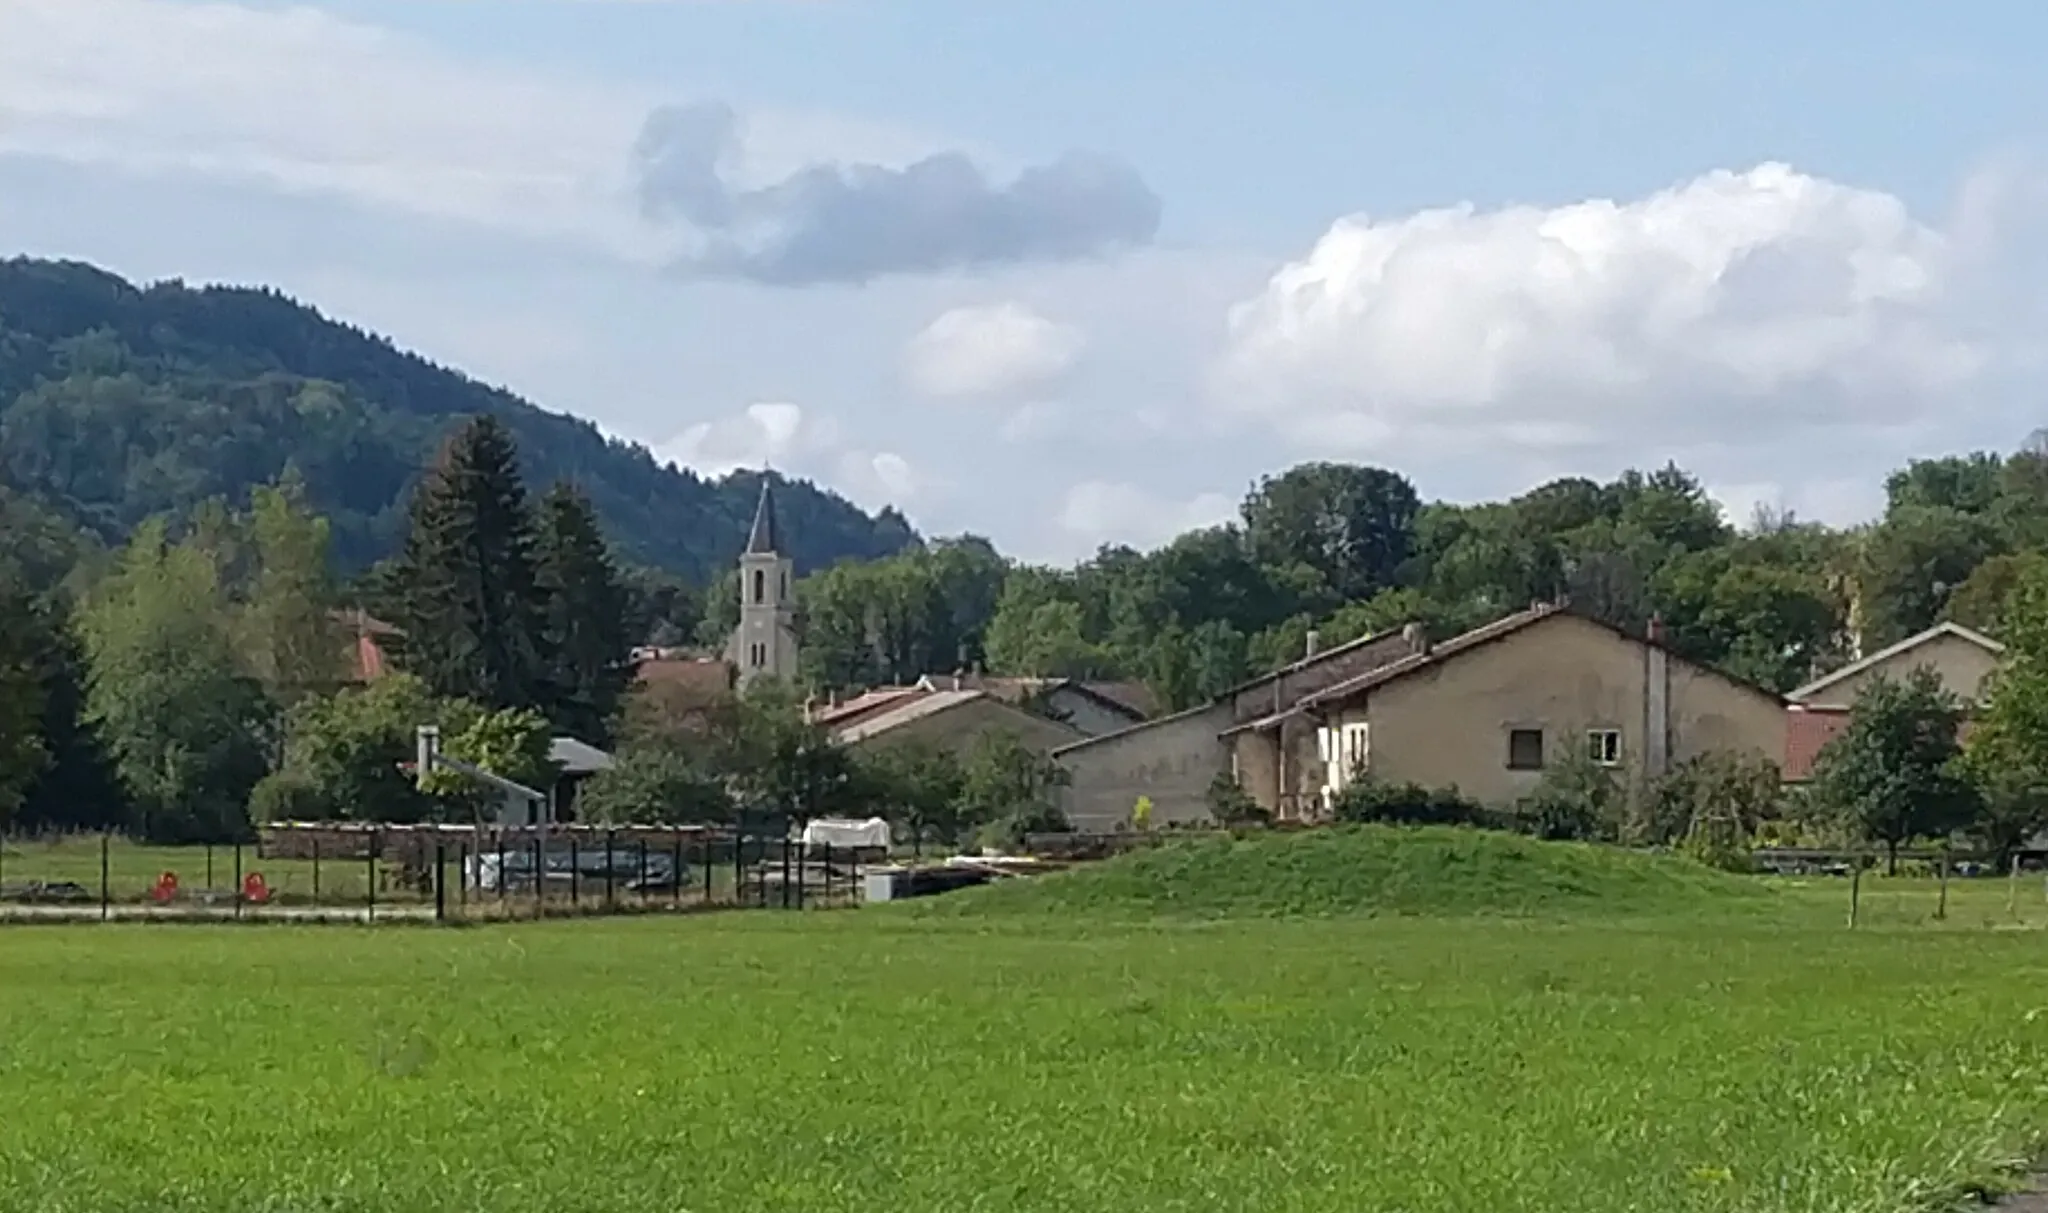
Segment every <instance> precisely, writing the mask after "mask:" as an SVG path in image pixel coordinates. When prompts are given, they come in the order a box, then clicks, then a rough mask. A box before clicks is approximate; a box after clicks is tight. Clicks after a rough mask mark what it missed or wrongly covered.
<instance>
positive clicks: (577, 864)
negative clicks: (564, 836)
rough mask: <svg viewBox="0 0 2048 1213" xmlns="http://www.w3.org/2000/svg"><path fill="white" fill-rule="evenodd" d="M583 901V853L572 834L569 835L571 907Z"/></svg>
mask: <svg viewBox="0 0 2048 1213" xmlns="http://www.w3.org/2000/svg"><path fill="white" fill-rule="evenodd" d="M582 901H583V852H582V850H581V849H580V848H579V847H578V846H577V843H576V836H575V835H574V834H571V835H569V905H570V906H571V907H574V906H577V905H580V904H582Z"/></svg>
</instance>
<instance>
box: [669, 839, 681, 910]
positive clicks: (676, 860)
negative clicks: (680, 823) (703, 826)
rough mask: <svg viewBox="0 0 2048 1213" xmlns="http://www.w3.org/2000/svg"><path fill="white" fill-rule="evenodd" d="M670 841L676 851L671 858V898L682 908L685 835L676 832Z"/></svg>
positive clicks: (676, 906) (678, 907)
mask: <svg viewBox="0 0 2048 1213" xmlns="http://www.w3.org/2000/svg"><path fill="white" fill-rule="evenodd" d="M668 841H669V848H670V849H671V850H673V851H674V852H675V854H674V855H673V856H672V857H671V858H670V860H669V864H670V866H669V870H668V883H669V898H670V900H672V901H673V902H674V903H675V908H676V909H678V910H680V909H682V908H683V836H682V835H681V834H675V835H672V836H670V838H669V840H668Z"/></svg>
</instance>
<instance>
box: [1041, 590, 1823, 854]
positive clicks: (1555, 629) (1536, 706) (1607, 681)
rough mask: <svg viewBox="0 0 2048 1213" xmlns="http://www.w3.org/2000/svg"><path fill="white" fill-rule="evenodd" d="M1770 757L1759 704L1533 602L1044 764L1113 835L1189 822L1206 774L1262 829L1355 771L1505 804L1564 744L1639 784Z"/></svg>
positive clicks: (1775, 754)
mask: <svg viewBox="0 0 2048 1213" xmlns="http://www.w3.org/2000/svg"><path fill="white" fill-rule="evenodd" d="M1784 746H1785V704H1784V701H1783V700H1782V699H1781V698H1779V697H1778V696H1777V695H1775V694H1773V693H1771V692H1769V691H1767V690H1764V689H1763V688H1761V687H1756V686H1752V685H1750V684H1748V683H1744V682H1741V681H1739V680H1737V679H1734V678H1730V677H1728V676H1727V675H1724V674H1720V673H1717V672H1715V671H1713V670H1709V669H1707V668H1705V667H1703V666H1699V665H1695V664H1693V663H1692V662H1689V661H1686V660H1685V659H1683V658H1681V657H1678V656H1677V655H1676V654H1673V653H1672V652H1670V650H1668V649H1667V648H1665V647H1664V646H1663V644H1662V643H1660V642H1659V641H1658V640H1657V639H1655V638H1654V637H1639V636H1633V635H1630V634H1628V633H1626V632H1623V631H1620V630H1618V629H1616V628H1613V627H1610V626H1608V625H1606V624H1603V623H1600V622H1597V621H1595V620H1591V619H1588V618H1585V617H1584V616H1581V615H1577V614H1574V613H1573V612H1571V611H1569V610H1567V609H1566V608H1564V607H1562V606H1556V605H1541V606H1536V607H1532V608H1530V609H1529V610H1526V611H1522V612H1518V613H1517V614H1514V615H1510V616H1507V617H1506V618H1504V619H1501V620H1498V621H1496V622H1494V623H1490V624H1487V625H1485V626H1484V627H1480V628H1476V629H1474V630H1472V631H1470V632H1467V633H1465V634H1463V635H1461V636H1457V637H1454V638H1452V639H1449V640H1446V641H1444V642H1442V643H1440V644H1432V643H1431V642H1430V641H1429V639H1428V637H1427V636H1426V634H1425V633H1424V632H1423V631H1422V630H1421V629H1420V628H1419V627H1417V626H1415V625H1412V624H1411V625H1410V626H1409V627H1407V628H1404V629H1402V630H1401V631H1399V632H1395V633H1388V634H1384V635H1380V636H1374V637H1368V638H1366V639H1364V640H1361V641H1358V642H1355V643H1354V644H1352V645H1347V646H1344V647H1343V648H1341V649H1332V650H1330V651H1329V652H1328V653H1324V654H1315V655H1312V656H1310V657H1308V658H1305V659H1304V660H1303V661H1301V662H1298V663H1296V664H1295V665H1292V666H1289V667H1288V668H1287V669H1285V670H1282V671H1280V672H1279V673H1277V674H1273V675H1269V676H1267V677H1265V678H1262V679H1258V680H1256V681H1254V682H1252V683H1248V684H1246V685H1245V686H1243V687H1240V688H1238V689H1237V690H1235V691H1233V692H1232V693H1231V694H1229V695H1227V696H1224V697H1222V698H1220V699H1219V700H1217V701H1216V702H1214V703H1211V704H1207V705H1204V706H1203V707H1200V708H1196V709H1194V710H1192V711H1188V712H1183V713H1180V714H1179V715H1177V716H1171V717H1167V718H1165V719H1163V720H1158V721H1154V722H1151V723H1150V724H1147V725H1141V726H1139V727H1137V728H1134V729H1129V730H1126V731H1124V732H1122V733H1117V734H1112V735H1110V736H1108V737H1100V738H1093V739H1091V740H1089V741H1085V742H1080V743H1077V744H1075V745H1072V746H1069V747H1067V748H1066V749H1064V750H1061V751H1058V752H1057V753H1056V754H1055V757H1056V758H1058V760H1059V761H1060V762H1061V763H1062V764H1063V765H1065V766H1067V768H1068V770H1069V771H1070V772H1071V774H1072V779H1073V782H1072V786H1071V787H1070V788H1069V789H1068V796H1067V804H1066V808H1067V815H1068V817H1069V819H1070V820H1072V821H1073V822H1074V824H1075V826H1076V827H1077V828H1079V829H1083V830H1113V829H1116V828H1119V827H1121V826H1123V825H1124V824H1126V823H1128V821H1129V819H1130V812H1131V808H1132V806H1133V805H1134V804H1135V803H1136V801H1137V798H1138V797H1140V796H1146V797H1149V798H1150V799H1151V801H1152V803H1153V819H1154V821H1155V822H1171V823H1179V822H1188V821H1197V820H1201V819H1203V818H1205V817H1206V816H1207V804H1206V794H1207V791H1208V788H1209V786H1210V784H1211V783H1212V781H1213V780H1214V779H1215V778H1216V776H1217V775H1218V774H1224V773H1228V774H1230V775H1232V776H1234V777H1235V778H1236V780H1237V781H1238V783H1239V785H1240V786H1241V787H1243V788H1244V790H1245V791H1246V792H1247V793H1248V794H1249V795H1250V796H1251V797H1252V799H1254V800H1256V801H1257V802H1258V803H1259V804H1260V805H1262V806H1264V807H1265V808H1266V809H1267V810H1268V811H1270V812H1272V813H1274V815H1275V816H1276V817H1277V818H1279V819H1280V820H1296V821H1313V820H1317V819H1319V818H1321V816H1322V815H1323V813H1324V811H1325V808H1326V805H1327V803H1328V800H1329V798H1330V797H1332V796H1334V795H1335V794H1336V793H1337V792H1339V791H1341V790H1342V789H1343V787H1344V786H1345V785H1346V783H1347V782H1348V781H1349V780H1350V779H1352V778H1354V777H1356V776H1357V775H1358V774H1360V773H1365V774H1369V775H1371V776H1372V777H1375V778H1380V779H1385V780H1388V781H1392V782H1411V781H1412V782H1415V783H1420V784H1424V785H1428V786H1435V787H1447V786H1453V785H1455V786H1456V787H1458V788H1459V789H1460V790H1461V791H1463V792H1464V793H1465V794H1467V795H1469V796H1472V797H1474V798H1476V799H1479V800H1482V801H1486V802H1489V803H1495V804H1506V803H1511V802H1513V801H1514V800H1517V799H1519V798H1520V797H1522V796H1524V795H1526V794H1527V793H1528V792H1529V791H1531V790H1532V789H1533V788H1534V787H1535V786H1536V783H1537V781H1538V780H1539V779H1540V778H1541V775H1542V771H1543V768H1544V767H1545V766H1546V765H1550V764H1552V763H1554V762H1556V761H1557V759H1558V757H1559V756H1560V755H1562V754H1564V753H1566V752H1568V750H1580V751H1582V752H1585V753H1587V754H1589V755H1591V756H1592V757H1593V758H1594V760H1595V761H1597V762H1601V763H1603V764H1606V765H1611V766H1613V767H1615V768H1616V769H1617V771H1618V772H1620V773H1622V774H1624V776H1625V777H1626V778H1628V779H1630V780H1639V779H1644V778H1649V777H1653V776H1655V775H1657V774H1660V773H1662V772H1664V771H1666V770H1668V769H1670V767H1671V766H1673V765H1674V764H1676V763H1679V762H1683V761H1685V760H1687V759H1690V758H1692V757H1695V756H1697V755H1699V754H1704V753H1707V752H1709V751H1713V750H1731V749H1732V750H1744V751H1748V752H1751V753H1754V754H1757V755H1759V756H1762V757H1764V758H1766V759H1768V760H1769V761H1771V762H1773V763H1776V762H1778V761H1780V759H1781V757H1782V755H1783V753H1784Z"/></svg>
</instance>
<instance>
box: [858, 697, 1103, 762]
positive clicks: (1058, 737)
mask: <svg viewBox="0 0 2048 1213" xmlns="http://www.w3.org/2000/svg"><path fill="white" fill-rule="evenodd" d="M989 733H1009V734H1011V735H1013V736H1015V737H1016V738H1017V739H1018V740H1019V741H1021V742H1023V743H1024V744H1025V745H1026V746H1029V747H1030V748H1031V749H1033V750H1037V751H1038V752H1040V753H1045V754H1049V753H1051V752H1052V751H1053V750H1056V749H1058V748H1060V747H1061V746H1068V745H1072V744H1074V743H1075V742H1076V741H1080V740H1082V734H1081V733H1080V732H1078V731H1077V730H1075V729H1072V728H1069V727H1067V726H1066V725H1064V724H1061V723H1059V722H1058V721H1054V720H1047V719H1046V718H1045V717H1043V716H1039V715H1037V714H1035V713H1032V712H1027V711H1025V710H1024V709H1022V708H1018V707H1012V706H1011V705H1009V704H1007V703H1004V702H1003V701H1001V700H999V699H995V698H993V697H989V696H984V697H982V698H979V699H969V700H967V701H965V702H963V703H960V704H957V705H955V706H954V707H950V708H947V709H946V710H945V711H943V712H934V713H932V714H931V715H929V716H920V717H918V718H916V719H914V720H908V721H905V722H904V723H902V724H900V725H898V726H896V727H895V728H892V729H889V730H887V731H885V732H881V733H877V734H875V735H874V736H872V737H867V738H864V739H862V740H861V741H858V742H856V743H855V745H856V746H857V747H860V748H866V747H871V746H890V745H921V746H929V747H931V748H933V749H937V750H943V751H950V752H952V753H955V754H961V755H965V754H966V753H967V752H968V751H969V750H971V749H973V748H974V743H975V742H976V741H977V740H978V739H979V738H981V737H982V736H984V735H985V734H989Z"/></svg>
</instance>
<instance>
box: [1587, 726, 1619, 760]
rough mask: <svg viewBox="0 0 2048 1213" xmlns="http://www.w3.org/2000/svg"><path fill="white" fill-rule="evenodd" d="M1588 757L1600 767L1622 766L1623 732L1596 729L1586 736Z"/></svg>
mask: <svg viewBox="0 0 2048 1213" xmlns="http://www.w3.org/2000/svg"><path fill="white" fill-rule="evenodd" d="M1586 757H1588V758H1590V759H1592V760H1593V762H1594V763H1595V764H1596V765H1598V766H1603V767H1618V766H1620V765H1621V730H1620V729H1594V730H1592V731H1591V732H1589V733H1587V734H1586Z"/></svg>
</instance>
